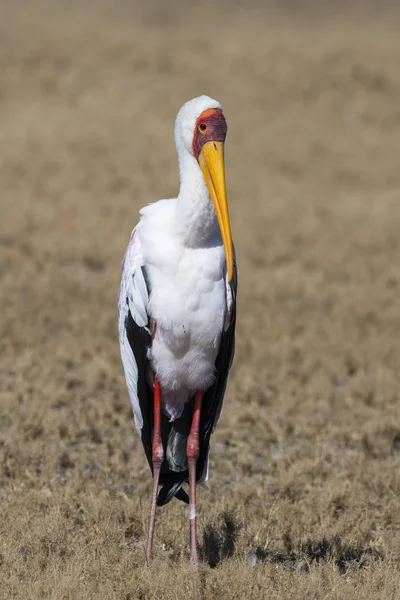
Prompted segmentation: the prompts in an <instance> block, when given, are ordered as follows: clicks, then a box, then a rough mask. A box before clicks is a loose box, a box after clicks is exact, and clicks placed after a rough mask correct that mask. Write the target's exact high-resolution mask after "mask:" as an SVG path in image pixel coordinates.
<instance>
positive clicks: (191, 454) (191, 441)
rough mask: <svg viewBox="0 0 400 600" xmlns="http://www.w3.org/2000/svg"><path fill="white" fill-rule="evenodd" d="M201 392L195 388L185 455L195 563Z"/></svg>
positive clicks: (191, 537)
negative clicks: (187, 467)
mask: <svg viewBox="0 0 400 600" xmlns="http://www.w3.org/2000/svg"><path fill="white" fill-rule="evenodd" d="M202 401H203V392H202V391H201V390H197V392H196V396H195V400H194V413H193V420H192V426H191V428H190V433H189V437H188V444H187V457H188V465H189V519H190V562H191V563H192V564H193V565H197V562H198V558H197V539H196V463H197V458H198V456H199V426H200V412H201V404H202Z"/></svg>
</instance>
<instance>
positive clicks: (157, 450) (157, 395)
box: [146, 379, 164, 564]
mask: <svg viewBox="0 0 400 600" xmlns="http://www.w3.org/2000/svg"><path fill="white" fill-rule="evenodd" d="M163 458H164V450H163V446H162V441H161V391H160V384H159V383H158V381H157V379H154V434H153V454H152V460H153V496H152V499H151V509H150V523H149V534H148V536H147V549H146V563H147V564H148V563H149V561H150V558H151V551H152V548H153V537H154V526H155V522H156V502H157V491H158V481H159V479H160V471H161V463H162V461H163Z"/></svg>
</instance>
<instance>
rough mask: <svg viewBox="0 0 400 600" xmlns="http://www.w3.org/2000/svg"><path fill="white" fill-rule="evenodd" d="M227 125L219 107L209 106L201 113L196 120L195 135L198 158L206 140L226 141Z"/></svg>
mask: <svg viewBox="0 0 400 600" xmlns="http://www.w3.org/2000/svg"><path fill="white" fill-rule="evenodd" d="M227 129H228V127H227V125H226V121H225V117H224V115H223V114H222V112H221V111H220V110H219V109H218V108H209V109H208V110H205V111H204V112H202V113H201V115H200V116H199V118H198V119H197V121H196V127H195V130H194V135H193V154H194V155H195V157H196V158H197V159H198V158H199V154H200V152H201V149H202V147H203V146H204V144H205V143H206V142H224V141H225V138H226V132H227Z"/></svg>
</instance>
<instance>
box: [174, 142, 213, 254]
mask: <svg viewBox="0 0 400 600" xmlns="http://www.w3.org/2000/svg"><path fill="white" fill-rule="evenodd" d="M179 171H180V179H181V186H180V190H179V195H178V202H177V211H178V214H177V223H178V227H179V231H180V233H181V235H182V236H183V240H184V243H185V245H187V246H189V247H201V246H203V245H207V244H208V243H210V242H211V241H214V240H215V239H216V238H218V237H220V230H219V226H218V221H217V217H216V214H215V210H214V206H213V203H212V201H211V198H210V194H209V193H208V189H207V186H206V182H205V181H204V177H203V174H202V172H201V169H200V167H199V164H198V162H197V160H196V159H195V157H194V156H191V155H189V154H188V155H187V156H184V157H183V158H181V157H179Z"/></svg>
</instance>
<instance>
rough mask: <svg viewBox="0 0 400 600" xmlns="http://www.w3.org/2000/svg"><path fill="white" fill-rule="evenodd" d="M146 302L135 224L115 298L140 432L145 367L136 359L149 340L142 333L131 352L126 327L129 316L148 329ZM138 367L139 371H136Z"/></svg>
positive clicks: (141, 428)
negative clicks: (140, 390) (140, 395)
mask: <svg viewBox="0 0 400 600" xmlns="http://www.w3.org/2000/svg"><path fill="white" fill-rule="evenodd" d="M148 303H149V292H148V289H147V284H146V280H145V275H144V271H143V256H142V252H141V245H140V238H139V236H138V235H137V232H136V228H135V229H134V230H133V232H132V235H131V239H130V241H129V244H128V248H127V249H126V252H125V256H124V260H123V262H122V279H121V286H120V290H119V299H118V313H119V317H118V328H119V341H120V351H121V358H122V364H123V366H124V371H125V379H126V384H127V387H128V392H129V397H130V400H131V404H132V408H133V415H134V419H135V425H136V429H137V430H138V432H139V434H140V435H142V430H143V425H144V421H143V411H142V408H141V404H142V403H141V402H140V398H139V388H138V384H139V378H140V373H141V372H142V371H145V369H144V365H142V364H139V365H138V360H139V357H142V358H140V360H142V359H143V357H144V358H145V357H146V353H147V347H146V343H149V340H148V336H146V335H145V334H142V335H140V336H138V339H137V340H135V352H133V349H132V346H131V343H130V341H129V339H128V334H129V335H131V333H130V332H131V330H132V327H131V328H130V329H129V331H128V323H129V317H130V318H131V319H133V321H134V323H135V324H136V326H137V328H144V329H145V330H147V326H148V314H147V307H148ZM139 371H140V372H139Z"/></svg>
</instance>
